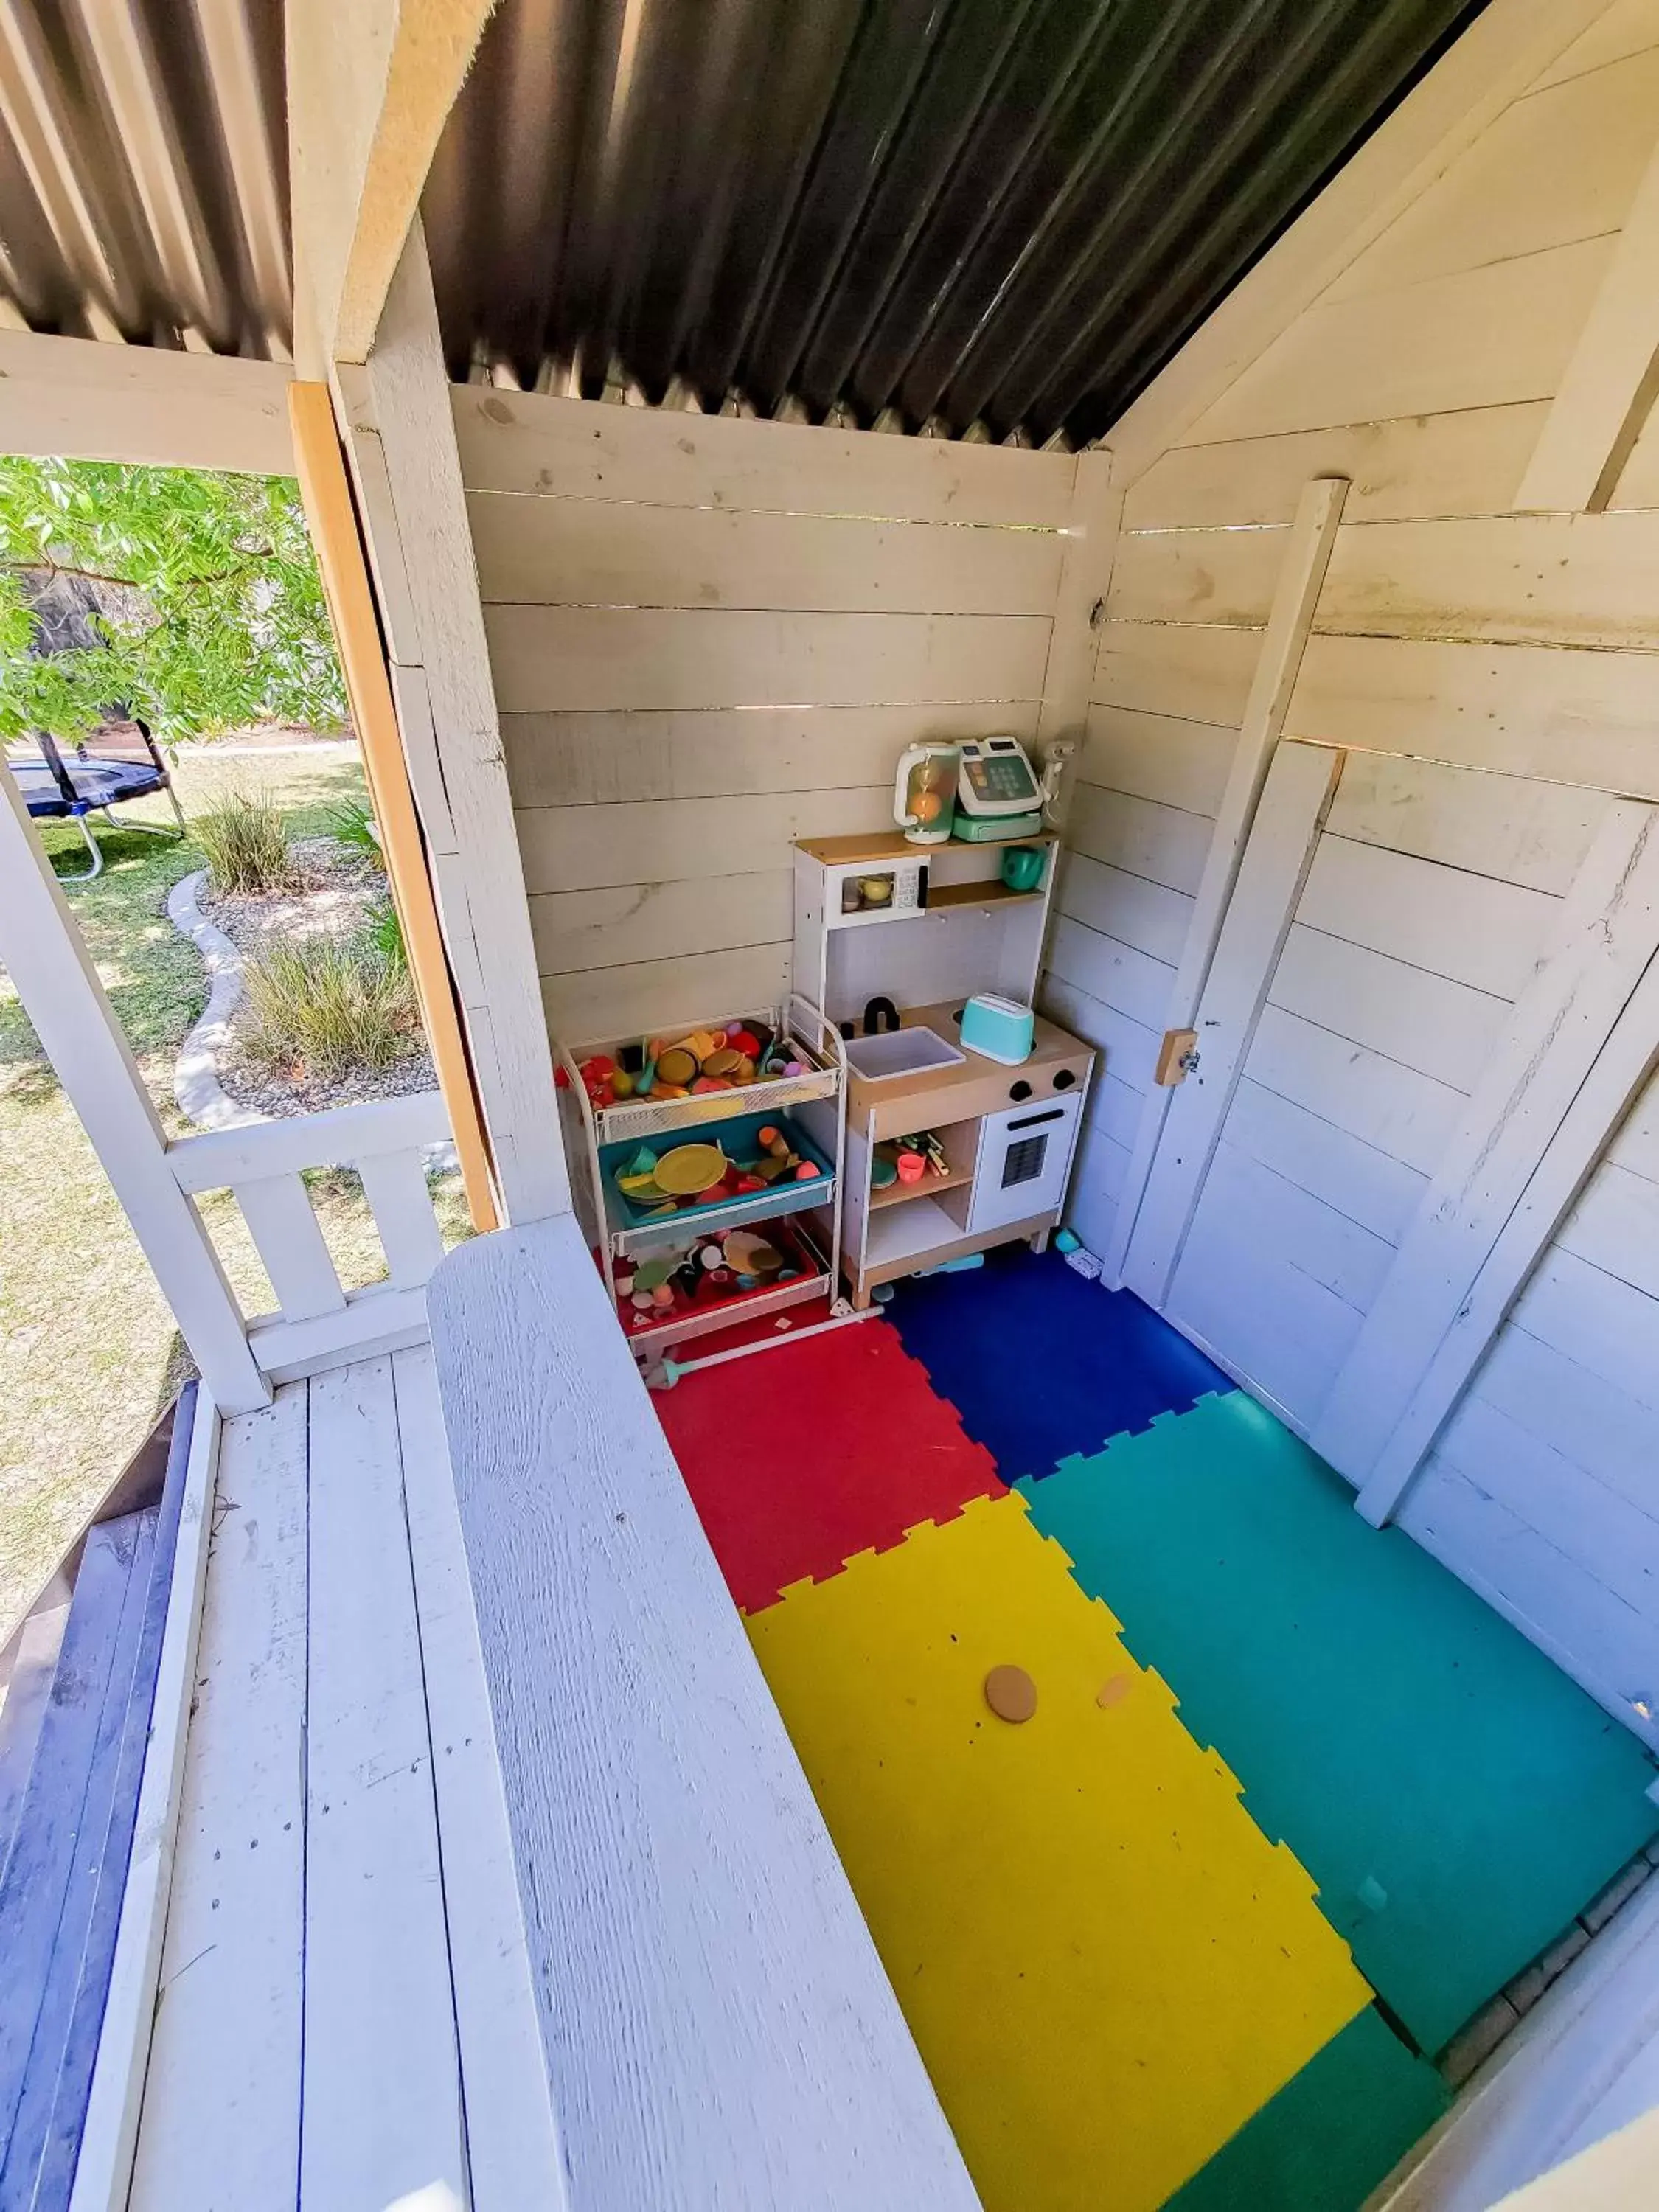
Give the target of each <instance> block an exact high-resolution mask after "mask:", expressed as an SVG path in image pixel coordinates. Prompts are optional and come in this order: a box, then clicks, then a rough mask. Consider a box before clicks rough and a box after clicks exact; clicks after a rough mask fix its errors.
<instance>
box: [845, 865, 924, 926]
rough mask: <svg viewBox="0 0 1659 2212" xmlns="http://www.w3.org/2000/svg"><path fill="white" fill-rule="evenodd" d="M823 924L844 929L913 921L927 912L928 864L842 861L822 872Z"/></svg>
mask: <svg viewBox="0 0 1659 2212" xmlns="http://www.w3.org/2000/svg"><path fill="white" fill-rule="evenodd" d="M823 876H824V883H823V903H824V915H823V923H824V927H825V928H826V929H847V928H849V927H854V925H857V924H859V923H862V922H869V921H912V920H914V919H915V916H916V915H921V914H926V913H927V861H926V860H922V859H921V858H920V857H919V856H918V858H916V859H915V860H911V859H910V858H909V856H908V854H907V855H906V857H905V858H904V859H903V860H844V861H842V862H841V863H839V864H838V865H837V866H832V867H828V868H826V869H825V870H824V872H823Z"/></svg>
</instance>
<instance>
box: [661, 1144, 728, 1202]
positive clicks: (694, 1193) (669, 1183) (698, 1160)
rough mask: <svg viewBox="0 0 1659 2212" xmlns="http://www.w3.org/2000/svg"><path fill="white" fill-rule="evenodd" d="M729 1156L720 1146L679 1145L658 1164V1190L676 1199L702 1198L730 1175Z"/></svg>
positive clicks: (664, 1155)
mask: <svg viewBox="0 0 1659 2212" xmlns="http://www.w3.org/2000/svg"><path fill="white" fill-rule="evenodd" d="M656 1173H657V1188H658V1189H659V1190H666V1191H671V1193H672V1194H673V1195H674V1196H675V1197H676V1198H700V1197H701V1196H702V1194H703V1192H704V1191H706V1190H713V1188H714V1185H715V1184H716V1183H717V1182H719V1181H720V1178H721V1176H723V1175H724V1174H725V1173H726V1155H725V1153H724V1152H722V1151H721V1150H720V1146H718V1145H676V1146H675V1147H674V1149H673V1151H672V1152H665V1153H664V1154H663V1156H662V1158H660V1159H659V1161H658V1162H657V1170H656Z"/></svg>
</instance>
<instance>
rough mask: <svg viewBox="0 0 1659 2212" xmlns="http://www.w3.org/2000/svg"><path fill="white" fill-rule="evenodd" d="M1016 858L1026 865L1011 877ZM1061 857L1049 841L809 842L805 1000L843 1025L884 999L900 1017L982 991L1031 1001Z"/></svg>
mask: <svg viewBox="0 0 1659 2212" xmlns="http://www.w3.org/2000/svg"><path fill="white" fill-rule="evenodd" d="M1006 854H1018V855H1020V856H1022V857H1021V858H1020V859H1019V860H1018V862H1017V863H1011V864H1010V865H1009V866H1008V867H1007V869H1006V872H1005V866H1004V860H1005V855H1006ZM1059 854H1060V840H1059V838H1058V836H1056V835H1055V833H1054V831H1053V830H1048V829H1044V830H1041V831H1039V832H1037V833H1036V835H1035V836H1029V837H1015V838H1009V839H1006V840H1004V841H1003V842H1000V843H991V842H978V843H974V844H968V843H963V842H958V841H957V840H956V839H954V838H952V839H951V841H950V842H948V843H946V844H942V845H916V844H913V843H911V842H910V841H909V840H908V838H906V837H904V836H902V835H901V833H900V832H899V831H897V830H896V829H893V830H883V831H878V832H876V833H875V834H874V835H873V836H865V837H812V838H805V839H803V840H801V841H800V842H799V843H798V844H797V845H796V847H795V942H794V972H793V977H792V981H793V985H794V987H795V989H796V990H797V991H798V992H800V993H801V994H804V995H805V997H806V998H807V999H809V1000H811V1002H812V1004H813V1005H814V1006H822V1007H823V1010H824V1012H825V1013H826V1014H828V1015H829V1019H830V1020H831V1021H832V1022H834V1023H836V1024H842V1023H843V1022H848V1021H854V1022H856V1021H857V1020H858V1019H859V1018H860V1017H861V1015H862V1014H863V1012H864V1010H865V1008H866V1006H867V1005H868V1004H869V1003H870V1002H871V1000H874V999H877V998H887V999H890V1000H893V1002H894V1003H895V1005H896V1006H899V1007H901V1008H902V1007H903V1006H919V1005H927V1004H933V1003H935V1002H941V1001H943V1000H955V1001H958V1002H959V1001H960V1000H963V999H965V998H967V997H968V996H969V994H970V993H972V992H975V991H992V992H996V993H998V994H1000V995H1002V996H1004V997H1006V998H1011V999H1019V1000H1030V996H1031V994H1032V992H1033V991H1034V990H1035V988H1036V976H1037V967H1038V963H1039V962H1040V961H1041V959H1042V939H1043V934H1044V933H1045V931H1046V930H1047V928H1048V906H1049V902H1050V900H1051V899H1052V898H1053V896H1054V869H1055V866H1056V863H1057V861H1058V859H1059ZM1027 856H1029V857H1027ZM1008 877H1012V878H1014V881H1012V882H1011V881H1009V880H1007V879H1006V878H1008Z"/></svg>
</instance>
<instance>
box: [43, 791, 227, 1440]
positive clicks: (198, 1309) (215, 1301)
mask: <svg viewBox="0 0 1659 2212" xmlns="http://www.w3.org/2000/svg"><path fill="white" fill-rule="evenodd" d="M0 963H3V965H4V967H5V969H6V970H7V973H8V974H9V975H10V977H11V980H12V981H13V982H14V983H15V986H16V987H17V995H18V997H19V998H20V999H21V1000H22V1002H23V1011H24V1012H25V1013H26V1014H27V1016H28V1018H29V1019H30V1020H31V1021H32V1022H33V1024H34V1028H35V1032H36V1034H37V1036H39V1037H40V1043H41V1046H42V1048H43V1049H44V1050H45V1053H46V1058H47V1059H48V1060H50V1061H51V1062H52V1066H53V1068H54V1069H55V1070H56V1071H57V1074H58V1081H59V1082H60V1083H61V1084H62V1085H63V1086H64V1091H65V1093H66V1094H67V1096H68V1098H69V1101H70V1104H71V1105H72V1106H73V1107H74V1109H75V1110H76V1114H77V1115H79V1116H80V1118H81V1122H82V1127H84V1128H85V1130H86V1133H87V1134H88V1136H89V1137H90V1138H91V1139H92V1143H93V1148H94V1151H95V1152H97V1154H98V1158H99V1163H100V1165H101V1167H102V1168H103V1170H104V1173H105V1174H106V1176H108V1177H109V1179H110V1182H111V1183H112V1186H113V1188H114V1191H115V1195H116V1197H117V1198H118V1200H120V1202H121V1206H122V1209H123V1211H124V1212H125V1214H126V1217H127V1218H128V1220H129V1221H131V1224H132V1226H133V1231H134V1233H135V1234H136V1236H137V1239H138V1242H139V1243H140V1244H141V1245H142V1246H143V1253H144V1257H145V1258H146V1259H147V1260H148V1261H149V1264H150V1267H152V1268H153V1269H154V1271H155V1279H156V1281H157V1282H158V1283H159V1284H160V1285H161V1292H162V1295H163V1297H165V1298H166V1299H167V1304H169V1305H170V1306H171V1307H172V1309H173V1317H174V1319H175V1320H176V1321H177V1322H178V1324H179V1332H180V1334H182V1335H183V1337H184V1340H185V1343H186V1344H187V1345H188V1346H189V1347H190V1352H191V1358H193V1359H194V1360H195V1362H196V1364H197V1367H198V1368H199V1369H200V1370H201V1373H202V1379H203V1381H204V1383H206V1384H207V1387H208V1389H209V1390H210V1393H211V1394H212V1395H213V1398H214V1399H215V1401H216V1403H217V1404H218V1405H219V1406H220V1407H222V1408H223V1409H224V1411H225V1412H227V1413H248V1412H251V1411H252V1408H253V1407H256V1406H263V1405H266V1404H268V1403H269V1401H270V1390H269V1389H268V1388H267V1386H266V1383H265V1381H264V1376H262V1375H261V1374H260V1372H259V1369H258V1364H257V1362H256V1361H255V1359H254V1357H253V1354H252V1352H250V1350H249V1349H248V1342H247V1334H246V1330H245V1328H243V1325H242V1316H241V1312H240V1309H239V1307H238V1305H237V1304H236V1298H235V1294H234V1291H232V1289H231V1287H230V1285H229V1284H228V1282H227V1281H226V1279H225V1276H224V1271H223V1269H222V1267H220V1265H219V1258H218V1255H217V1254H216V1252H215V1250H214V1249H213V1246H212V1244H211V1243H210V1240H209V1237H208V1233H207V1231H206V1230H205V1229H204V1228H203V1226H202V1224H201V1220H200V1218H199V1217H198V1216H197V1212H196V1208H195V1206H193V1205H192V1204H191V1200H189V1199H188V1198H186V1197H185V1194H184V1193H183V1191H181V1190H180V1189H179V1185H178V1183H177V1182H175V1181H174V1179H173V1170H172V1168H171V1167H170V1166H169V1165H168V1164H167V1139H166V1137H165V1136H164V1135H163V1133H162V1130H161V1122H160V1121H159V1120H158V1119H157V1117H156V1112H155V1107H154V1106H153V1105H152V1104H151V1103H150V1097H149V1091H146V1090H145V1088H144V1079H143V1076H142V1075H140V1073H138V1068H137V1062H136V1061H135V1060H134V1059H133V1057H132V1054H131V1051H130V1050H129V1049H128V1047H127V1041H126V1039H125V1037H124V1036H122V1034H121V1030H120V1027H119V1024H118V1023H117V1021H116V1018H115V1016H114V1013H113V1012H112V1009H111V1006H110V1003H109V1000H107V999H106V997H105V995H104V987H103V985H102V984H101V983H100V981H99V980H98V976H97V973H96V970H95V969H94V967H93V964H92V962H91V961H90V959H89V958H88V956H87V950H86V947H85V945H83V944H82V941H81V933H80V931H79V929H78V928H77V927H76V923H75V919H74V917H73V915H71V914H70V909H69V904H68V902H67V901H66V900H65V898H64V894H63V892H62V890H60V889H59V888H58V881H57V878H55V877H54V876H53V874H52V867H51V865H50V863H49V862H48V860H47V859H46V854H45V853H44V852H43V851H42V850H41V848H40V841H39V839H38V838H37V837H36V836H35V835H34V832H33V829H32V828H31V827H30V824H29V818H28V813H27V809H26V808H25V806H24V805H23V800H22V797H21V793H19V791H18V788H17V786H16V783H15V781H14V780H13V778H12V775H11V773H10V771H9V769H6V768H5V767H3V766H0Z"/></svg>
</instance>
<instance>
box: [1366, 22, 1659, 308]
mask: <svg viewBox="0 0 1659 2212" xmlns="http://www.w3.org/2000/svg"><path fill="white" fill-rule="evenodd" d="M1656 108H1659V52H1653V51H1651V50H1650V51H1648V52H1642V53H1638V54H1635V55H1632V56H1631V57H1629V58H1627V59H1625V60H1622V61H1619V62H1617V63H1614V64H1612V65H1611V66H1608V67H1606V68H1603V69H1601V70H1598V71H1596V73H1595V75H1594V76H1571V77H1569V78H1566V79H1564V80H1563V81H1561V82H1559V83H1557V84H1554V85H1547V86H1541V87H1540V88H1537V89H1535V90H1534V91H1533V92H1532V93H1530V94H1528V96H1527V97H1526V98H1525V99H1522V100H1516V102H1515V103H1514V105H1513V106H1511V107H1510V108H1509V110H1508V111H1507V112H1505V113H1504V114H1503V115H1500V116H1499V117H1498V119H1497V121H1496V122H1495V123H1494V124H1493V125H1492V128H1491V129H1490V130H1489V131H1486V133H1485V134H1484V135H1483V136H1482V137H1480V139H1478V140H1477V141H1476V143H1474V145H1473V146H1472V147H1470V149H1468V152H1467V153H1466V154H1465V155H1463V157H1462V160H1461V161H1455V162H1454V163H1453V164H1452V166H1451V167H1450V168H1449V170H1448V171H1447V172H1446V173H1445V174H1444V176H1443V177H1442V178H1441V179H1440V180H1439V182H1438V183H1437V184H1436V185H1432V186H1431V188H1430V189H1429V191H1425V193H1424V194H1423V195H1422V197H1420V198H1419V200H1418V201H1417V202H1416V204H1414V205H1413V207H1410V208H1408V209H1407V211H1406V212H1405V214H1404V215H1402V216H1400V218H1399V219H1398V221H1397V222H1394V223H1392V224H1391V225H1390V226H1389V228H1388V229H1387V230H1386V231H1385V232H1384V233H1383V235H1382V237H1381V238H1379V239H1378V240H1377V241H1376V244H1375V245H1374V246H1371V247H1370V249H1369V251H1368V252H1364V253H1362V254H1361V255H1360V257H1359V258H1358V260H1357V261H1355V262H1353V263H1352V264H1351V265H1350V266H1349V268H1348V269H1347V270H1346V273H1345V274H1344V275H1343V276H1340V277H1339V278H1338V280H1337V282H1336V283H1334V284H1333V285H1332V287H1331V289H1330V290H1329V291H1328V293H1327V294H1326V295H1325V296H1326V298H1327V299H1328V300H1346V299H1353V298H1357V297H1358V296H1359V295H1361V294H1362V293H1372V292H1384V291H1391V290H1394V289H1397V288H1399V287H1400V286H1402V285H1407V284H1415V283H1421V282H1422V281H1423V280H1424V279H1425V278H1428V277H1433V276H1450V275H1452V274H1454V273H1455V272H1456V271H1458V270H1471V269H1479V268H1482V267H1486V266H1487V265H1489V264H1492V263H1496V262H1502V261H1507V260H1512V259H1515V258H1518V257H1522V256H1525V255H1528V254H1534V253H1537V252H1541V251H1544V250H1547V249H1548V248H1549V247H1552V246H1571V245H1573V244H1574V243H1576V242H1577V241H1578V240H1583V239H1587V238H1601V237H1604V236H1606V235H1607V234H1608V233H1609V232H1612V231H1616V230H1617V229H1619V228H1620V225H1621V224H1622V223H1623V222H1624V220H1625V217H1626V215H1627V214H1628V213H1629V212H1630V207H1631V203H1632V200H1633V199H1634V198H1635V197H1636V187H1637V185H1638V183H1639V182H1640V181H1641V176H1642V172H1643V170H1644V167H1646V165H1647V159H1648V155H1649V153H1650V150H1651V149H1652V144H1653V118H1654V114H1655V112H1656ZM1564 149H1566V151H1567V158H1565V159H1563V158H1562V157H1563V152H1564Z"/></svg>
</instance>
